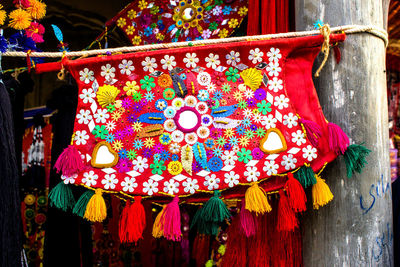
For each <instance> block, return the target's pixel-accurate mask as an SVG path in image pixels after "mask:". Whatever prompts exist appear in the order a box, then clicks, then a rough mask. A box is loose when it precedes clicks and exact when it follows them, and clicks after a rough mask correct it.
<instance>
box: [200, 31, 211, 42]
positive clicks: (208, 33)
mask: <svg viewBox="0 0 400 267" xmlns="http://www.w3.org/2000/svg"><path fill="white" fill-rule="evenodd" d="M211 33H212V32H211V31H210V30H209V29H205V30H203V33H202V34H201V37H203V39H204V40H207V39H209V38H210V37H211Z"/></svg>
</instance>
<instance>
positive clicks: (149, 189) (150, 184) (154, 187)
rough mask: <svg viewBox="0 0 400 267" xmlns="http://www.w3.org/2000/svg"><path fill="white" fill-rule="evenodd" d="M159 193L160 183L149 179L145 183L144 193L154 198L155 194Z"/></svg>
mask: <svg viewBox="0 0 400 267" xmlns="http://www.w3.org/2000/svg"><path fill="white" fill-rule="evenodd" d="M157 192H158V183H157V182H156V181H153V180H152V179H149V180H148V181H147V182H144V183H143V193H147V194H148V195H149V196H152V195H153V194H154V193H157Z"/></svg>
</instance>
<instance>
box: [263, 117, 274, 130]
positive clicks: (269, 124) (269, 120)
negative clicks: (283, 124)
mask: <svg viewBox="0 0 400 267" xmlns="http://www.w3.org/2000/svg"><path fill="white" fill-rule="evenodd" d="M276 122H277V119H275V118H274V116H273V115H272V114H269V115H268V116H263V117H262V120H261V125H262V126H264V127H265V128H266V129H269V128H275V127H276Z"/></svg>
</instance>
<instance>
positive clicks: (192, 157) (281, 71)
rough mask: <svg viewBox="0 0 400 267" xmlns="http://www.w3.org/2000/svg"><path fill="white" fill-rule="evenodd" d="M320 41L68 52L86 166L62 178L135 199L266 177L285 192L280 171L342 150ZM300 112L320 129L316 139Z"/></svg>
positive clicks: (268, 184)
mask: <svg viewBox="0 0 400 267" xmlns="http://www.w3.org/2000/svg"><path fill="white" fill-rule="evenodd" d="M344 38H345V36H344V35H332V37H331V41H332V42H339V41H343V40H344ZM322 41H323V37H322V36H311V37H302V38H292V39H277V40H262V41H251V42H238V43H229V44H223V45H210V46H199V47H186V48H180V49H166V50H158V51H149V52H139V53H133V54H123V55H113V56H102V57H96V58H87V59H80V60H75V61H69V60H67V59H64V61H63V64H64V65H65V66H66V67H67V68H68V69H69V71H70V72H71V73H72V75H73V76H74V78H75V79H76V81H77V82H78V85H79V103H78V108H77V116H76V120H75V126H74V139H73V146H75V147H76V148H77V150H78V151H79V152H80V154H81V156H82V158H83V161H84V164H85V167H84V169H83V170H82V171H80V172H79V173H78V174H77V175H73V176H71V177H66V176H64V177H63V178H64V182H66V183H76V184H84V185H86V186H88V187H93V188H102V189H105V190H110V191H118V192H121V193H126V194H134V195H150V196H161V195H179V196H182V197H183V196H193V195H194V194H196V193H203V192H210V191H212V190H216V189H218V190H225V191H224V192H223V194H224V197H235V196H243V189H242V188H244V187H238V185H250V184H251V183H252V182H255V181H260V180H265V182H264V183H262V184H261V186H262V187H263V188H264V189H265V190H266V191H270V190H276V189H278V188H281V187H282V186H283V183H284V182H285V181H286V178H283V177H280V176H279V174H285V173H286V172H288V171H290V172H294V171H296V170H297V169H298V168H299V167H301V166H303V165H304V164H311V166H312V168H313V169H314V171H316V170H318V169H320V168H321V167H322V166H323V165H324V164H325V163H327V162H330V161H331V160H333V159H334V158H335V157H336V154H335V153H333V152H331V151H329V146H328V143H327V142H328V141H327V136H328V130H327V122H326V120H325V118H324V116H323V113H322V109H321V107H320V105H319V101H318V98H317V94H316V92H315V89H314V86H313V84H312V78H311V67H312V63H313V61H314V58H315V56H316V55H317V54H318V51H319V49H320V46H321V44H322ZM299 118H304V119H307V120H311V121H313V122H315V123H317V124H318V125H319V126H320V127H321V128H322V132H323V136H322V137H321V138H320V139H319V142H318V146H317V147H314V146H313V145H311V143H310V141H309V140H308V139H307V136H306V134H305V131H304V129H303V125H302V123H300V121H299ZM95 147H96V149H95ZM107 151H108V152H107ZM273 176H274V177H273ZM232 189H234V190H232ZM208 197H209V196H208ZM203 198H204V194H198V195H197V194H196V200H201V199H203Z"/></svg>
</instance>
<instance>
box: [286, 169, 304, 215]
mask: <svg viewBox="0 0 400 267" xmlns="http://www.w3.org/2000/svg"><path fill="white" fill-rule="evenodd" d="M287 176H288V180H287V181H286V184H285V188H286V193H287V197H288V201H289V205H290V206H291V207H292V209H293V210H294V211H295V212H303V211H306V210H307V207H306V202H307V197H306V193H305V192H304V189H303V186H302V185H301V184H300V182H299V181H298V180H297V179H296V178H294V176H293V174H292V173H291V172H288V174H287Z"/></svg>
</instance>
